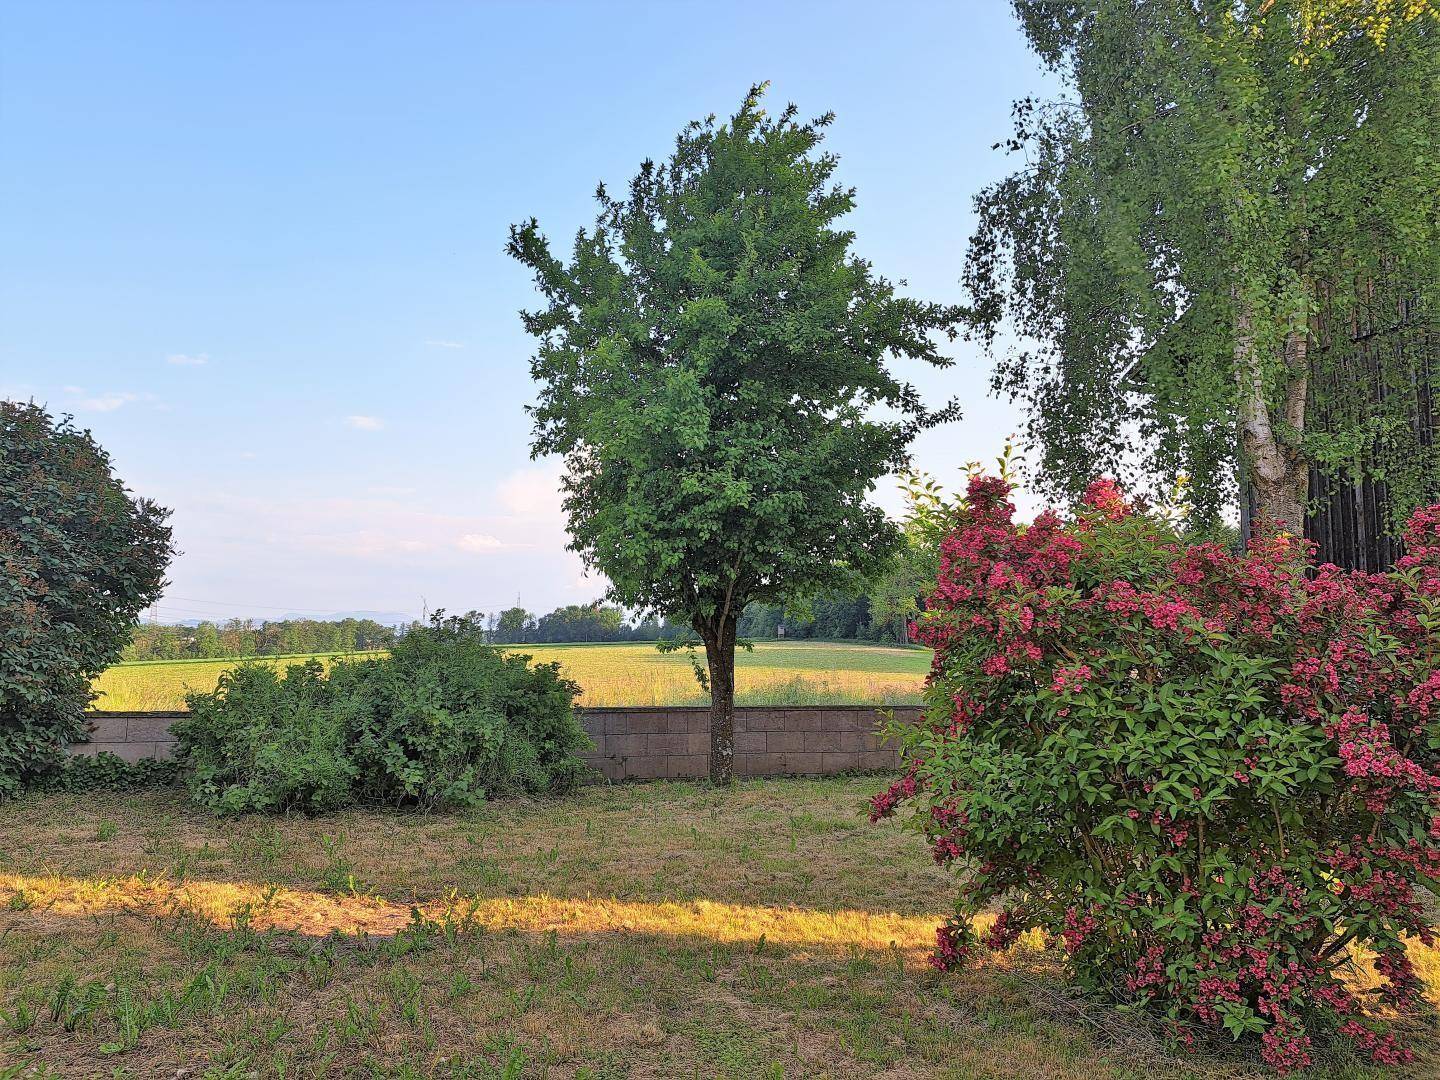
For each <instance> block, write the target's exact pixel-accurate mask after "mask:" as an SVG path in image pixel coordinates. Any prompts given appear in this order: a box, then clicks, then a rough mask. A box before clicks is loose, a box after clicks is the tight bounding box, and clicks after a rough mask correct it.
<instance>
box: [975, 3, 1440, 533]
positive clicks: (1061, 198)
mask: <svg viewBox="0 0 1440 1080" xmlns="http://www.w3.org/2000/svg"><path fill="white" fill-rule="evenodd" d="M1015 8H1016V11H1017V14H1018V15H1019V17H1020V20H1021V23H1022V26H1023V28H1024V31H1025V33H1026V35H1027V36H1028V38H1029V40H1030V42H1031V44H1032V45H1033V46H1034V48H1035V50H1036V51H1037V53H1038V54H1039V56H1040V58H1041V60H1042V61H1043V62H1044V63H1045V64H1046V65H1047V66H1048V67H1050V68H1051V69H1052V70H1053V71H1055V72H1056V73H1057V74H1058V75H1059V76H1060V78H1061V82H1062V85H1063V88H1064V93H1063V97H1062V99H1061V100H1040V99H1028V100H1025V101H1021V102H1019V103H1017V105H1016V107H1015V119H1016V131H1015V135H1014V137H1013V138H1012V139H1011V140H1009V141H1008V143H1006V144H1005V145H1006V147H1007V149H1009V150H1010V151H1012V152H1017V153H1023V154H1024V156H1025V163H1024V166H1023V167H1022V168H1021V169H1019V170H1018V171H1016V172H1015V173H1013V174H1012V175H1010V176H1008V177H1006V178H1005V179H1003V180H1001V181H999V182H998V183H996V184H994V185H992V186H991V187H989V188H987V189H986V190H985V191H983V192H982V193H981V195H980V196H979V197H978V198H977V210H978V212H979V223H978V226H977V228H976V232H975V235H974V237H973V240H972V244H971V248H970V251H969V254H968V257H967V261H966V269H965V280H966V284H967V286H968V287H969V289H970V291H971V293H972V295H973V298H974V301H975V304H976V310H977V322H976V325H977V327H978V329H979V334H980V336H981V338H982V340H984V341H985V343H986V344H987V345H989V346H990V347H991V348H992V349H993V350H994V351H995V353H996V354H997V356H998V363H997V366H996V369H995V376H994V380H995V385H996V387H997V388H998V389H1000V390H1001V391H1004V392H1008V393H1010V394H1012V395H1015V396H1017V397H1019V398H1021V399H1022V400H1024V401H1025V402H1026V404H1027V405H1028V406H1029V409H1030V418H1031V426H1030V436H1031V439H1032V441H1033V442H1034V443H1035V444H1036V445H1037V447H1038V448H1039V451H1040V464H1041V470H1040V471H1041V474H1042V475H1041V477H1040V479H1041V480H1042V482H1043V484H1044V486H1046V487H1047V488H1048V489H1049V490H1050V491H1051V492H1052V493H1064V494H1068V495H1071V496H1074V495H1075V494H1077V493H1078V492H1079V491H1080V490H1081V489H1082V488H1083V486H1084V484H1085V483H1086V481H1088V480H1089V479H1091V478H1092V477H1093V476H1094V475H1095V474H1096V473H1097V472H1098V471H1102V470H1103V471H1110V472H1116V473H1119V474H1122V475H1127V476H1129V477H1130V478H1131V479H1132V480H1133V481H1134V482H1136V483H1138V484H1140V485H1141V486H1149V487H1152V488H1163V487H1168V486H1169V485H1170V484H1171V483H1173V482H1174V481H1175V480H1176V479H1177V478H1178V477H1180V476H1182V475H1183V476H1188V478H1189V480H1190V492H1191V497H1192V499H1193V501H1194V503H1195V507H1196V509H1197V510H1198V511H1199V512H1200V515H1201V517H1202V518H1210V519H1213V518H1214V516H1215V515H1216V514H1217V512H1218V511H1219V509H1220V507H1221V506H1222V505H1223V504H1224V503H1225V502H1226V500H1228V499H1230V498H1232V497H1233V494H1234V491H1235V486H1234V482H1235V476H1236V470H1235V467H1234V463H1235V461H1236V459H1237V453H1236V450H1237V442H1238V450H1239V454H1238V458H1239V460H1240V462H1241V464H1242V466H1243V470H1244V475H1245V478H1246V479H1247V481H1248V482H1249V483H1250V484H1251V485H1253V487H1254V488H1255V490H1256V492H1257V493H1258V496H1259V499H1260V503H1261V507H1260V509H1261V512H1262V516H1265V517H1268V518H1269V519H1271V520H1272V522H1279V521H1286V522H1287V523H1288V524H1289V525H1291V526H1296V525H1298V524H1299V520H1298V519H1299V517H1300V516H1303V512H1304V499H1305V482H1306V478H1307V476H1308V471H1309V467H1310V466H1311V465H1319V466H1320V467H1322V468H1323V469H1325V470H1327V471H1328V472H1330V473H1331V474H1335V473H1339V472H1344V471H1347V470H1348V471H1351V472H1355V471H1365V470H1368V471H1370V472H1372V473H1381V474H1384V475H1385V477H1386V479H1387V480H1388V481H1389V482H1390V484H1391V487H1392V490H1393V491H1394V492H1395V493H1396V495H1397V503H1398V505H1397V507H1396V508H1395V510H1394V513H1395V516H1396V518H1397V520H1398V519H1400V518H1403V515H1404V513H1405V512H1406V511H1407V510H1408V509H1409V507H1410V506H1413V505H1414V504H1415V503H1417V502H1419V501H1422V499H1423V498H1424V496H1425V495H1426V494H1428V493H1429V491H1430V489H1432V488H1433V487H1434V486H1435V483H1436V478H1437V476H1440V469H1437V462H1436V460H1435V457H1434V451H1433V450H1430V449H1428V448H1426V447H1424V446H1423V445H1422V444H1421V442H1420V441H1419V440H1418V439H1417V435H1416V425H1415V424H1414V418H1415V416H1416V415H1417V414H1418V412H1419V410H1420V409H1421V408H1422V407H1423V406H1422V403H1423V401H1425V400H1428V393H1429V391H1430V381H1431V380H1432V378H1433V375H1432V373H1431V370H1430V367H1429V364H1428V359H1427V357H1425V356H1423V355H1417V349H1418V350H1420V351H1424V350H1427V349H1428V350H1433V342H1432V341H1427V340H1426V337H1427V335H1426V333H1425V331H1424V329H1423V326H1424V325H1433V312H1434V311H1435V310H1436V309H1435V301H1436V298H1437V297H1436V293H1437V287H1440V200H1437V198H1436V194H1435V193H1436V192H1437V191H1440V110H1437V109H1436V107H1435V101H1436V94H1437V86H1440V82H1437V77H1440V52H1437V45H1440V36H1437V35H1440V23H1437V20H1436V17H1435V15H1436V10H1435V8H1434V6H1433V5H1430V4H1426V3H1409V2H1404V0H1396V2H1391V0H1381V2H1373V3H1371V2H1367V3H1358V2H1356V0H1301V2H1286V0H1261V2H1244V3H1239V4H1237V3H1234V2H1232V0H1223V2H1221V0H1200V2H1198V3H1195V4H1173V3H1149V2H1142V3H1133V2H1130V0H1098V2H1087V3H1084V4H1080V3H1071V2H1058V3H1057V2H1055V0H1016V3H1015ZM1406 324H1408V325H1409V326H1410V327H1412V328H1413V327H1414V326H1415V325H1417V324H1423V325H1422V326H1421V330H1420V331H1419V332H1416V333H1409V334H1406V333H1396V334H1392V335H1391V336H1390V337H1388V338H1386V339H1385V340H1384V341H1380V340H1378V336H1380V335H1385V334H1390V332H1391V331H1395V330H1397V329H1399V330H1403V329H1404V326H1405V325H1406ZM1365 339H1375V340H1372V341H1370V342H1369V343H1368V344H1367V343H1366V341H1365ZM1361 349H1368V352H1367V356H1368V358H1369V361H1370V363H1371V365H1373V366H1371V367H1367V369H1366V371H1365V372H1364V373H1363V374H1357V369H1356V367H1355V366H1354V360H1355V356H1356V354H1357V351H1358V350H1361Z"/></svg>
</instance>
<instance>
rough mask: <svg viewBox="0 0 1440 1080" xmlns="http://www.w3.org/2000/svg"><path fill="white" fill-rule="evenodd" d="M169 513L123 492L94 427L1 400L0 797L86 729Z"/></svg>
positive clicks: (166, 536)
mask: <svg viewBox="0 0 1440 1080" xmlns="http://www.w3.org/2000/svg"><path fill="white" fill-rule="evenodd" d="M167 515H168V511H165V510H163V509H161V508H160V507H158V506H156V505H155V504H154V503H153V502H150V501H149V500H148V499H132V498H131V497H130V495H129V494H128V493H127V492H126V490H125V488H124V486H123V485H122V484H121V483H120V481H119V480H118V479H117V478H116V477H115V476H114V474H113V473H112V472H111V469H110V459H109V457H108V456H107V455H106V454H105V451H104V450H102V449H101V448H100V447H99V446H98V445H96V443H95V440H94V439H92V438H91V437H90V433H89V432H87V431H78V430H76V429H75V428H74V427H72V426H71V425H70V424H69V423H68V422H67V421H64V420H62V421H60V422H58V423H57V422H55V421H54V420H52V419H51V417H50V415H49V414H48V413H47V412H46V411H45V410H44V409H42V408H40V407H39V406H37V405H26V404H21V403H18V402H13V401H0V798H5V797H7V796H13V795H15V794H17V793H18V792H20V791H21V790H23V789H24V788H26V787H29V786H31V785H35V784H39V783H42V782H45V781H46V780H47V778H51V777H53V776H54V775H55V774H56V773H58V772H59V770H60V769H61V767H62V765H63V764H64V760H65V746H66V744H67V743H71V742H74V741H76V740H77V739H80V738H83V737H84V732H85V720H84V716H85V709H86V706H88V705H89V704H90V700H91V698H92V697H93V695H92V693H91V691H90V680H91V679H93V678H94V677H95V676H96V675H98V674H99V673H100V672H101V671H103V670H104V669H105V668H106V667H108V666H109V665H110V664H112V663H114V662H115V661H116V660H117V659H119V656H120V650H121V649H122V648H124V646H125V643H126V642H127V641H128V640H129V637H130V628H131V627H132V626H133V625H134V622H135V617H136V616H137V615H138V614H139V613H140V611H141V610H142V609H143V608H144V607H145V606H146V605H148V604H150V603H152V602H153V601H154V600H155V599H156V598H157V597H158V596H159V594H160V589H161V586H162V584H163V579H164V574H165V567H166V566H167V565H168V564H169V561H170V555H171V547H170V529H169V527H168V526H166V524H165V518H166V517H167Z"/></svg>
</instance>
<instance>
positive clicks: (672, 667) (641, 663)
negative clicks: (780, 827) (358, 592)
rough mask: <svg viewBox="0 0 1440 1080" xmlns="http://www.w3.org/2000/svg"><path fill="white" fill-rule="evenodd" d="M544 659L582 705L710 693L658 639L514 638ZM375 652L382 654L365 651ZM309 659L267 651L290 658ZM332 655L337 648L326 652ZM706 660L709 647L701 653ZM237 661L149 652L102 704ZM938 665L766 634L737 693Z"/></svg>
mask: <svg viewBox="0 0 1440 1080" xmlns="http://www.w3.org/2000/svg"><path fill="white" fill-rule="evenodd" d="M507 648H512V649H514V650H515V651H517V652H523V653H526V654H528V655H530V656H532V657H533V658H534V659H535V660H536V662H539V663H548V662H549V661H551V660H558V661H559V662H560V665H561V667H562V668H564V669H565V673H566V674H567V675H568V676H569V677H570V678H572V679H574V680H575V681H576V682H578V683H579V684H580V686H581V687H582V689H583V690H584V694H583V696H582V697H581V699H580V703H581V704H582V705H595V706H599V705H702V704H705V703H706V702H708V701H709V698H708V697H707V696H706V695H705V694H704V693H703V692H702V691H701V689H700V687H699V685H698V684H697V683H696V681H695V675H694V672H693V671H692V669H691V666H690V660H689V658H688V657H687V656H686V655H685V654H683V653H661V652H659V651H657V650H656V648H655V646H654V645H653V644H644V643H635V644H609V643H607V644H595V645H588V644H577V645H516V646H507ZM361 655H374V654H361ZM303 659H305V658H304V657H288V658H273V659H271V658H266V662H267V663H275V664H279V665H281V666H283V665H286V664H296V663H300V662H301V661H302V660H303ZM319 659H321V660H322V661H323V662H325V663H327V664H328V663H330V662H332V661H333V660H334V656H332V655H324V656H321V657H319ZM702 660H703V654H702ZM235 664H236V661H235V660H144V661H138V662H132V663H126V664H117V665H116V666H115V667H112V668H110V670H108V671H106V672H105V673H104V674H102V675H101V676H100V678H99V679H97V680H96V682H95V688H96V689H97V690H99V691H100V692H101V693H102V694H103V695H104V696H102V697H101V698H100V699H99V700H98V701H97V702H96V703H95V707H96V708H98V709H110V710H115V711H125V710H145V709H183V708H184V707H185V691H186V689H187V688H189V689H192V690H212V689H214V687H215V682H216V680H217V679H219V677H220V673H221V672H222V671H225V670H226V669H228V668H231V667H234V666H235ZM929 670H930V651H929V650H928V649H912V648H903V647H896V646H887V645H848V644H832V643H829V642H823V641H803V642H784V643H782V642H761V643H759V644H757V645H756V646H755V651H754V652H741V653H739V654H738V655H737V656H736V687H737V690H736V692H737V697H738V700H739V702H740V703H741V704H742V705H745V704H750V705H812V704H823V705H828V704H837V705H843V704H850V703H855V704H865V705H869V704H886V705H899V704H904V703H907V702H916V701H919V700H920V685H921V683H922V682H923V681H924V679H925V675H926V673H927V672H928V671H929Z"/></svg>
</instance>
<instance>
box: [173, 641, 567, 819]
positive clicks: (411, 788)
mask: <svg viewBox="0 0 1440 1080" xmlns="http://www.w3.org/2000/svg"><path fill="white" fill-rule="evenodd" d="M578 693H579V687H577V686H576V685H575V684H574V683H571V682H568V681H566V680H565V679H562V678H561V677H560V673H559V667H558V665H556V664H540V665H536V666H534V667H531V666H530V665H529V658H528V657H525V656H517V655H508V654H504V653H501V652H500V651H499V650H498V649H495V648H492V647H491V646H489V645H486V644H485V643H484V640H483V631H482V629H481V627H480V625H479V623H478V621H476V620H474V619H472V618H468V617H467V618H444V617H443V616H442V615H437V616H436V617H435V619H434V620H433V621H432V623H431V625H430V626H428V627H424V628H419V629H415V630H411V631H410V632H409V633H407V634H406V635H405V636H404V637H403V638H401V639H400V641H399V642H398V643H397V644H396V645H395V647H394V648H393V649H392V650H391V652H390V655H389V656H387V657H384V658H380V659H369V660H358V661H352V662H344V661H342V662H339V663H337V664H335V665H334V666H333V667H332V668H331V670H330V673H329V675H328V677H327V676H326V674H325V672H324V669H323V668H322V666H321V665H320V664H319V663H318V662H316V661H313V660H312V661H310V662H309V663H307V664H297V665H294V666H292V667H290V668H289V669H288V673H287V675H286V677H284V678H282V677H281V676H280V675H279V674H278V673H277V672H276V671H275V670H274V669H273V668H271V667H269V666H268V665H263V664H252V665H242V666H240V667H237V668H235V669H234V670H233V671H231V672H229V673H227V674H226V675H225V676H224V677H222V679H221V682H220V685H219V686H218V687H217V688H216V689H215V691H214V692H212V693H206V694H192V695H190V696H189V698H188V699H187V700H188V702H189V705H190V715H189V716H188V717H185V718H184V719H182V720H180V721H178V722H177V723H176V724H175V726H174V731H175V734H176V736H177V738H178V739H179V754H180V757H181V760H182V762H183V763H184V767H185V772H186V776H187V782H188V783H189V786H190V790H191V792H192V794H193V795H194V797H195V798H196V800H197V801H199V802H201V803H203V804H204V805H206V806H209V807H212V808H214V809H216V810H220V811H222V812H228V813H238V812H243V811H248V810H265V811H276V810H291V809H295V810H303V811H305V812H308V813H318V812H323V811H326V810H333V809H337V808H339V807H342V806H347V805H350V804H352V803H357V802H358V803H362V804H366V805H391V806H469V805H473V804H475V803H478V802H481V801H483V800H484V799H486V798H488V797H492V796H495V795H499V794H511V793H514V794H519V793H526V794H540V793H544V792H554V791H561V790H565V789H567V788H569V787H570V786H571V785H573V784H574V783H575V782H576V781H577V780H579V779H580V777H581V776H582V775H583V772H584V766H583V764H582V763H581V762H580V760H579V759H578V758H577V757H576V752H577V751H578V750H580V749H581V748H583V747H584V746H586V745H587V739H586V736H585V733H584V730H583V729H582V728H581V727H580V724H579V722H578V720H577V719H576V717H575V713H574V702H575V697H576V695H577V694H578Z"/></svg>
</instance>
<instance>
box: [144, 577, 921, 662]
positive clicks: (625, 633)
mask: <svg viewBox="0 0 1440 1080" xmlns="http://www.w3.org/2000/svg"><path fill="white" fill-rule="evenodd" d="M883 608H884V605H883V604H881V603H880V602H878V601H877V600H873V599H872V598H871V596H870V595H869V594H868V593H865V592H857V593H853V594H852V593H846V592H843V591H839V590H833V591H829V592H823V593H820V594H819V595H818V596H815V597H812V598H811V599H810V600H809V601H807V602H805V603H804V604H802V605H798V606H796V608H795V609H793V610H790V611H786V610H785V609H783V608H781V607H780V606H778V605H775V604H764V603H754V604H751V605H749V606H748V607H747V608H746V609H745V612H744V614H743V615H742V616H741V618H740V622H739V627H738V630H739V636H740V637H741V638H751V639H756V640H768V639H777V638H778V639H792V638H793V639H799V640H806V639H819V640H827V641H834V640H846V641H878V642H903V641H905V640H906V638H905V633H906V630H905V626H906V619H905V618H904V617H903V615H899V614H891V615H888V616H886V615H885V614H884V611H883ZM483 618H484V625H485V628H486V636H487V637H488V639H489V641H490V642H491V644H494V645H551V644H560V643H565V642H578V641H595V642H601V641H674V640H678V639H682V638H685V637H687V636H691V632H690V628H689V627H688V626H684V625H680V624H677V623H673V622H669V621H668V620H660V619H655V618H653V617H651V618H642V619H639V620H632V619H631V618H630V617H629V616H628V615H627V613H626V612H625V610H624V609H623V608H619V607H615V606H613V605H609V604H601V603H598V602H597V603H593V604H567V605H566V606H564V607H559V608H556V609H555V610H554V611H552V612H550V613H549V614H548V615H535V614H533V613H532V612H529V611H526V610H525V609H524V608H523V607H518V606H517V607H512V608H507V609H506V610H504V611H499V612H496V613H495V614H493V615H488V616H484V617H483ZM406 629H407V628H406V627H394V626H386V625H384V624H383V623H378V622H375V621H374V620H373V619H337V620H335V621H333V622H331V621H325V620H321V619H281V620H278V621H275V622H264V621H262V622H257V621H256V620H254V619H228V620H226V621H224V622H201V623H197V624H195V625H162V624H158V623H141V624H139V625H137V626H136V627H135V629H134V632H133V634H132V635H131V639H130V644H129V645H127V646H126V647H125V651H124V654H123V656H122V659H124V660H192V659H193V660H201V659H229V658H232V657H241V656H290V655H296V654H304V653H348V652H365V651H367V650H371V649H388V648H389V647H390V646H392V645H393V644H395V641H396V640H397V639H398V638H399V637H400V636H401V635H402V634H404V633H405V631H406Z"/></svg>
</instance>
